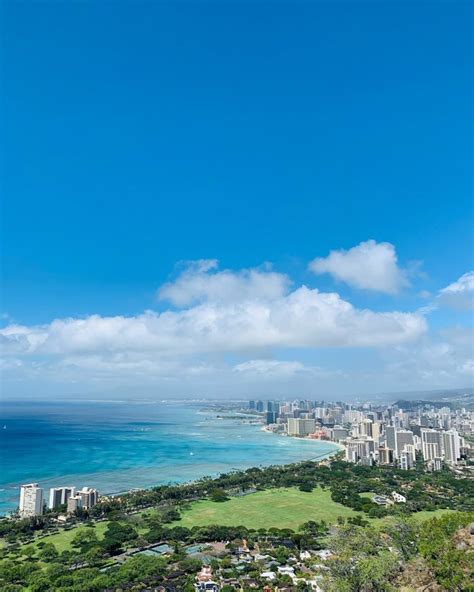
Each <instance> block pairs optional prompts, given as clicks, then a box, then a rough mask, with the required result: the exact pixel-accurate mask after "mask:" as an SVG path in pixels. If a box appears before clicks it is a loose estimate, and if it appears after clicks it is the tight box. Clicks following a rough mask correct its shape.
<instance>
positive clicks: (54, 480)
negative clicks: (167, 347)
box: [0, 410, 341, 516]
mask: <svg viewBox="0 0 474 592" xmlns="http://www.w3.org/2000/svg"><path fill="white" fill-rule="evenodd" d="M208 413H209V415H210V416H211V418H210V419H211V421H210V423H215V422H217V421H218V420H217V418H216V413H215V412H213V411H211V410H209V412H208ZM217 413H219V414H221V413H222V411H219V412H217ZM221 419H227V418H225V417H222V418H221ZM230 421H231V422H232V423H233V424H234V425H235V426H236V427H237V426H242V427H244V428H246V429H248V430H252V432H253V433H258V432H260V433H261V431H265V432H266V433H272V432H271V431H269V430H265V429H263V428H264V426H261V424H260V423H254V422H251V423H247V422H245V421H242V420H241V419H237V418H235V417H234V418H231V419H230ZM273 435H275V436H278V435H281V434H274V433H273ZM291 439H292V440H293V443H295V444H296V449H293V452H292V454H290V455H288V456H287V455H286V454H285V451H284V450H282V454H281V457H279V458H273V457H271V456H270V457H269V460H268V462H259V460H261V459H254V458H253V456H251V455H249V457H248V458H247V459H246V462H243V463H242V464H241V465H240V466H239V464H236V465H234V466H229V467H226V466H218V464H219V463H216V466H215V467H214V468H215V469H216V470H215V471H209V470H207V469H206V468H205V467H199V468H198V467H196V469H197V472H196V473H195V474H191V475H189V476H188V475H186V474H185V471H183V472H182V474H181V475H179V473H176V472H175V473H174V475H173V471H170V472H169V473H168V472H167V471H166V470H164V471H163V472H162V473H161V474H160V475H159V476H157V478H155V477H153V476H152V475H150V479H148V478H147V477H146V473H147V471H150V469H154V468H155V467H149V466H141V467H135V468H133V469H125V470H124V471H123V472H121V471H120V470H118V474H117V478H116V481H118V482H120V480H123V481H124V482H123V484H122V485H123V487H120V484H119V483H117V482H116V483H115V485H119V487H117V488H114V486H113V484H112V481H113V480H114V479H113V473H115V471H110V472H109V471H105V472H101V473H100V475H99V474H97V475H92V474H90V475H88V474H84V475H81V474H71V475H66V474H65V475H64V476H63V477H43V478H41V477H38V478H36V479H35V481H37V482H38V483H40V486H41V487H43V488H44V491H45V497H46V496H47V491H48V489H50V488H51V487H56V486H58V485H57V484H58V483H59V485H61V484H62V482H63V481H65V482H66V481H67V482H68V483H69V482H71V483H72V482H73V481H75V482H76V483H77V482H78V481H79V483H80V482H83V483H84V482H85V483H86V484H87V485H89V486H93V487H96V488H97V489H98V490H99V493H100V494H102V495H103V496H106V497H118V496H120V495H124V494H128V493H130V492H133V490H137V489H139V490H147V489H152V488H154V487H159V486H166V485H181V484H189V483H193V482H196V481H198V480H200V479H202V478H203V477H211V478H217V477H218V476H219V475H221V474H223V473H226V472H229V471H245V470H247V469H249V468H253V467H260V468H262V467H268V466H285V465H291V464H294V463H298V462H304V461H306V460H310V461H313V462H321V461H323V460H324V459H328V458H330V457H332V456H334V455H335V454H337V453H338V452H339V450H340V448H341V447H340V445H338V444H337V443H335V442H330V441H323V440H314V441H316V442H319V443H320V444H323V445H328V444H329V445H330V447H331V449H330V450H326V451H324V452H322V453H320V454H318V455H315V456H310V457H308V455H307V454H305V451H306V452H307V451H308V449H307V448H306V446H304V447H302V450H301V452H299V451H298V448H297V443H298V441H300V443H301V441H307V440H311V439H310V438H291ZM291 447H293V445H291ZM303 449H305V450H303ZM295 456H296V458H295ZM194 458H195V457H194ZM211 460H212V457H209V458H208V462H209V463H210V461H211ZM177 467H178V468H181V466H180V465H177ZM200 469H202V471H201V470H200ZM129 471H132V472H135V474H136V475H139V474H140V473H141V474H142V475H143V476H144V478H143V480H142V484H140V485H138V486H137V484H136V483H135V484H134V480H133V476H130V480H129V479H128V478H127V473H128V472H129ZM168 475H169V477H168ZM180 476H181V477H182V478H180ZM101 477H102V478H103V480H104V482H107V485H105V483H104V484H102V483H100V481H101ZM173 477H175V478H173ZM128 480H129V484H130V485H129V484H128V483H126V482H127V481H128ZM94 481H95V482H94ZM18 488H19V483H15V482H10V483H5V484H3V485H2V489H3V493H6V490H10V492H11V495H8V494H7V495H5V497H4V500H5V501H3V500H2V506H3V507H2V509H1V510H0V516H9V515H10V514H11V513H12V512H14V511H15V509H16V507H17V504H16V503H15V501H16V499H17V494H18ZM7 496H8V497H7ZM8 498H9V499H8Z"/></svg>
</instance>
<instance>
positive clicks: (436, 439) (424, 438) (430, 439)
mask: <svg viewBox="0 0 474 592" xmlns="http://www.w3.org/2000/svg"><path fill="white" fill-rule="evenodd" d="M421 450H422V452H423V459H424V461H425V462H426V461H428V460H433V459H435V458H441V454H442V450H443V445H442V432H439V431H438V430H432V429H422V430H421Z"/></svg>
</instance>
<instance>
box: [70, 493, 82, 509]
mask: <svg viewBox="0 0 474 592" xmlns="http://www.w3.org/2000/svg"><path fill="white" fill-rule="evenodd" d="M80 508H82V496H80V495H79V494H77V495H71V497H70V498H69V499H68V500H67V513H68V514H74V512H76V511H77V510H79V509H80Z"/></svg>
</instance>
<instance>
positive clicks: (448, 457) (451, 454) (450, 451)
mask: <svg viewBox="0 0 474 592" xmlns="http://www.w3.org/2000/svg"><path fill="white" fill-rule="evenodd" d="M460 449H461V447H460V442H459V434H458V433H457V431H456V430H449V431H447V432H443V450H444V460H445V461H446V462H448V463H451V464H454V463H456V462H457V461H458V460H459V458H460V457H461V450H460Z"/></svg>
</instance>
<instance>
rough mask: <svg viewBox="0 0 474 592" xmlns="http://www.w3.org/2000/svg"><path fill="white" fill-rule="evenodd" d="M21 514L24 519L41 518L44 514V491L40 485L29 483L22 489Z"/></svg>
mask: <svg viewBox="0 0 474 592" xmlns="http://www.w3.org/2000/svg"><path fill="white" fill-rule="evenodd" d="M19 512H20V516H21V517H22V518H29V517H31V516H39V515H41V514H42V513H43V490H42V489H41V487H39V486H38V483H27V484H26V485H22V486H21V487H20V505H19Z"/></svg>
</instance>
